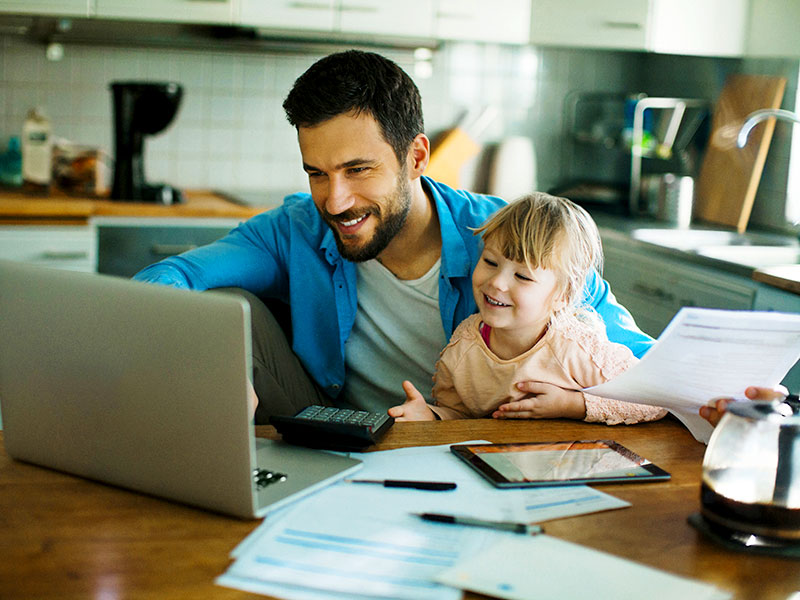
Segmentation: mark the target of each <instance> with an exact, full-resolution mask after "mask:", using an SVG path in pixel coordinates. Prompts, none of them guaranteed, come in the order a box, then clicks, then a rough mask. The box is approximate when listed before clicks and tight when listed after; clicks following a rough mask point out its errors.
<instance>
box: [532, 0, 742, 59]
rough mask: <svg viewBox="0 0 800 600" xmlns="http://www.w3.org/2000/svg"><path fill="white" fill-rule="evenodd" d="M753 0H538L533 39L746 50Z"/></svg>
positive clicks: (703, 52)
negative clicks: (750, 5)
mask: <svg viewBox="0 0 800 600" xmlns="http://www.w3.org/2000/svg"><path fill="white" fill-rule="evenodd" d="M748 17H749V3H748V0H571V1H570V2H562V1H561V0H533V2H532V5H531V34H530V41H531V43H533V44H542V45H557V46H568V47H586V48H605V49H614V50H640V51H649V52H658V53H664V54H689V55H699V56H741V55H742V54H743V53H744V48H745V39H746V32H747V20H748Z"/></svg>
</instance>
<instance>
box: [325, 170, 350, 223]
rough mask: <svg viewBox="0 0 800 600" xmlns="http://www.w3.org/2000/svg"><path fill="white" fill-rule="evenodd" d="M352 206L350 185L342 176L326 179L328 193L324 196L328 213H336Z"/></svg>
mask: <svg viewBox="0 0 800 600" xmlns="http://www.w3.org/2000/svg"><path fill="white" fill-rule="evenodd" d="M352 206H353V193H352V190H351V189H350V185H349V184H348V182H347V181H346V180H345V179H344V178H343V177H335V176H333V177H330V178H329V179H328V195H327V198H325V210H326V211H327V212H328V214H331V215H338V214H341V213H343V212H345V211H347V210H349V209H350V208H351V207H352Z"/></svg>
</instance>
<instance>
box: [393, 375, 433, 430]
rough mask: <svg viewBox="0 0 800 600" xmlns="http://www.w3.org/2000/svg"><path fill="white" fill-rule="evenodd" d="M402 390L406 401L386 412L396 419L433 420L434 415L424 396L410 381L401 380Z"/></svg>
mask: <svg viewBox="0 0 800 600" xmlns="http://www.w3.org/2000/svg"><path fill="white" fill-rule="evenodd" d="M403 391H405V393H406V401H405V402H404V403H403V404H400V405H398V406H393V407H392V408H390V409H389V410H388V411H387V412H388V413H389V416H390V417H394V418H395V420H396V421H435V420H436V415H434V414H433V411H432V410H431V409H430V407H428V403H427V402H425V398H424V397H423V396H422V394H420V393H419V391H418V390H417V388H415V387H414V384H413V383H411V382H410V381H404V382H403Z"/></svg>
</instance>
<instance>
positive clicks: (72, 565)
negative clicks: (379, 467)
mask: <svg viewBox="0 0 800 600" xmlns="http://www.w3.org/2000/svg"><path fill="white" fill-rule="evenodd" d="M257 433H258V435H260V436H263V437H275V432H274V430H273V429H272V428H271V427H258V428H257ZM0 439H2V436H1V435H0ZM471 439H486V440H489V441H492V442H521V441H559V440H573V439H574V440H578V439H585V440H588V439H614V440H616V441H618V442H620V443H622V444H623V445H625V446H627V447H629V448H630V449H631V450H633V451H635V452H638V453H639V454H641V455H643V456H645V457H647V458H649V459H650V460H652V461H653V462H655V463H656V464H658V465H659V466H661V467H663V468H664V469H666V470H667V471H669V472H670V473H671V474H672V479H671V480H669V481H667V482H660V483H646V484H623V485H616V486H614V485H601V486H598V488H599V489H602V490H603V491H606V492H608V493H610V494H613V495H614V496H617V497H619V498H622V499H624V500H627V501H629V502H631V503H632V506H631V507H630V508H625V509H621V510H614V511H608V512H604V513H596V514H592V515H586V516H580V517H573V518H568V519H562V520H558V521H552V522H549V523H548V524H547V527H546V528H547V533H548V534H550V535H553V536H556V537H559V538H562V539H565V540H569V541H572V542H577V543H580V544H583V545H586V546H588V547H591V548H595V549H598V550H602V551H605V552H609V553H611V554H614V555H617V556H621V557H625V558H628V559H632V560H636V561H637V562H639V563H642V564H645V565H650V566H653V567H657V568H660V569H663V570H665V571H668V572H670V573H674V574H677V575H683V576H687V577H693V578H697V579H701V580H704V581H707V582H710V583H713V584H715V585H717V586H718V587H720V588H722V589H725V590H729V591H731V592H735V594H736V596H735V597H736V598H740V599H749V598H758V599H760V600H772V599H775V600H778V599H780V600H785V599H786V598H787V597H788V596H789V594H790V593H792V592H794V591H799V590H800V562H798V561H796V560H790V559H778V558H770V557H764V556H756V555H752V554H748V553H742V552H734V551H729V550H726V549H724V548H722V547H720V546H717V545H715V544H714V543H712V542H710V541H708V540H706V539H705V538H704V537H703V536H702V535H700V534H699V533H698V532H696V531H695V530H694V529H693V528H692V527H691V526H690V525H689V524H688V523H687V522H686V518H687V516H688V515H689V514H691V513H692V512H695V511H697V510H698V508H699V486H700V474H701V463H702V458H703V453H704V451H705V446H703V445H701V444H699V443H697V442H695V441H694V439H693V438H692V437H691V436H690V435H689V433H688V432H687V431H686V430H685V429H684V428H683V427H682V426H681V425H680V424H678V423H677V422H676V421H673V420H672V419H665V420H664V421H661V422H657V423H649V424H641V425H635V426H627V427H626V426H617V427H613V428H612V427H606V426H604V425H593V424H586V423H574V422H567V421H560V420H556V421H542V422H511V421H508V422H497V421H492V420H490V419H489V420H469V421H450V422H434V423H397V424H396V425H395V426H394V427H393V428H392V429H391V430H390V431H389V433H388V435H387V436H386V437H385V438H384V440H383V441H382V443H381V444H380V445H379V447H378V449H390V448H398V447H403V446H415V445H428V444H442V443H450V442H453V443H455V442H463V441H466V440H471ZM423 468H424V467H423ZM257 525H258V522H255V521H252V522H248V521H238V520H235V519H231V518H228V517H224V516H220V515H216V514H211V513H207V512H204V511H201V510H197V509H193V508H189V507H185V506H181V505H177V504H172V503H170V502H166V501H163V500H159V499H156V498H151V497H147V496H143V495H139V494H135V493H131V492H128V491H125V490H121V489H117V488H112V487H108V486H105V485H101V484H98V483H93V482H90V481H85V480H82V479H79V478H76V477H72V476H69V475H64V474H61V473H56V472H53V471H49V470H46V469H42V468H39V467H35V466H31V465H27V464H23V463H19V462H16V461H12V460H10V459H9V458H8V456H7V455H6V454H5V451H4V450H2V451H0V598H3V599H4V600H9V599H17V598H25V599H32V598H67V599H72V598H74V599H79V598H80V599H84V598H147V599H153V598H158V599H161V600H163V599H173V598H175V599H177V598H203V599H209V598H210V599H216V598H237V599H241V598H257V597H259V596H254V595H252V594H247V593H244V592H239V591H236V590H231V589H228V588H223V587H219V586H216V585H215V584H214V578H215V577H216V576H217V575H220V574H221V573H223V572H224V571H225V569H226V568H227V567H228V565H229V564H230V560H229V557H228V553H229V552H230V550H231V549H232V548H233V547H234V546H235V545H236V544H237V543H238V542H239V541H240V540H242V539H243V538H244V537H245V536H246V535H247V534H248V533H250V532H251V531H252V530H253V529H254V528H255V527H256V526H257ZM576 576H580V568H579V567H578V568H576ZM465 597H467V598H480V597H482V596H478V595H475V594H466V596H465ZM643 597H651V598H657V597H658V594H657V590H653V591H652V592H651V593H648V594H647V595H646V596H643ZM687 600H688V599H687Z"/></svg>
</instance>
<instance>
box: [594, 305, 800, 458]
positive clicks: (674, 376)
mask: <svg viewBox="0 0 800 600" xmlns="http://www.w3.org/2000/svg"><path fill="white" fill-rule="evenodd" d="M798 358H800V314H794V313H777V312H755V311H739V310H715V309H707V308H682V309H681V310H680V312H678V314H677V315H675V317H674V318H673V319H672V321H671V322H670V324H669V325H668V326H667V327H666V329H664V331H663V333H662V334H661V336H660V337H659V338H658V341H657V342H656V343H655V344H654V345H653V347H652V348H651V349H650V350H649V351H648V352H647V354H645V355H644V358H642V360H641V361H639V362H638V363H637V364H636V365H634V366H633V367H631V368H630V369H629V370H627V371H625V372H624V373H622V374H621V375H618V376H617V377H615V378H614V379H612V380H611V381H607V382H606V383H602V384H600V385H596V386H593V387H590V388H587V389H586V391H588V392H589V393H591V394H595V395H597V396H603V397H606V398H613V399H615V400H624V401H626V402H635V403H638V404H650V405H654V406H662V407H664V408H666V409H669V410H670V411H671V412H672V413H673V414H674V415H675V416H676V417H678V418H679V419H680V420H681V421H682V422H683V423H684V425H686V427H688V428H689V431H691V432H692V435H694V437H695V438H696V439H698V440H699V441H701V442H704V443H708V439H709V437H710V436H711V432H712V431H713V428H712V427H711V425H710V424H709V423H708V422H707V421H705V420H704V419H703V418H702V417H700V415H699V414H698V410H699V409H700V407H701V406H703V405H705V404H707V403H708V402H709V401H710V400H713V399H715V398H720V397H734V398H737V397H738V398H744V390H745V388H747V387H748V386H751V385H757V386H768V387H772V386H775V385H777V384H779V383H780V382H781V379H783V377H784V375H786V373H787V372H788V371H789V369H791V368H792V366H793V365H794V364H795V363H796V362H797V360H798Z"/></svg>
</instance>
